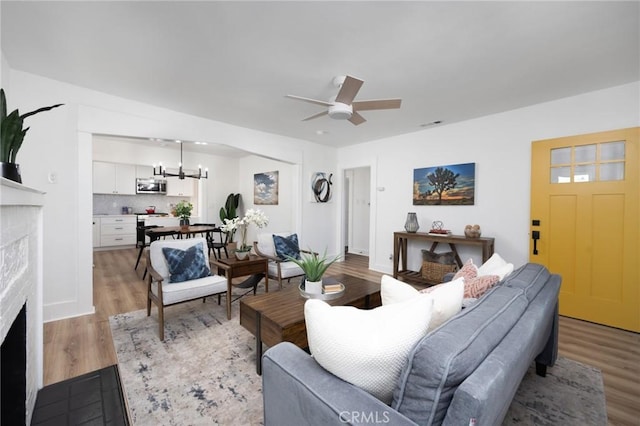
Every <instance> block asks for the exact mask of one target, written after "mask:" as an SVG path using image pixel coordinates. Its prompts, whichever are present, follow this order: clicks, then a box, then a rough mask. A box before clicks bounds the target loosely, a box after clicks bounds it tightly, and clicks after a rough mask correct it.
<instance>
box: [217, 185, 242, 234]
mask: <svg viewBox="0 0 640 426" xmlns="http://www.w3.org/2000/svg"><path fill="white" fill-rule="evenodd" d="M239 205H240V194H234V193H233V192H232V193H231V194H229V195H227V200H226V201H225V203H224V207H220V221H221V222H222V223H225V219H229V220H231V219H235V218H237V217H238V215H237V214H236V211H237V210H238V206H239ZM235 233H236V229H235V228H234V229H233V231H232V232H229V233H227V232H225V241H224V242H225V243H226V244H229V243H232V242H233V237H234V236H235Z"/></svg>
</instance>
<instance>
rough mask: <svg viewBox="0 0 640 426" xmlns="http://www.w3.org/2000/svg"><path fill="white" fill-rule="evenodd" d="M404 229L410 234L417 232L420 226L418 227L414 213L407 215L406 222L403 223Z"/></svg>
mask: <svg viewBox="0 0 640 426" xmlns="http://www.w3.org/2000/svg"><path fill="white" fill-rule="evenodd" d="M404 229H405V230H406V231H407V232H411V233H413V232H418V229H420V225H418V217H417V216H416V213H415V212H409V213H407V220H406V221H405V223H404Z"/></svg>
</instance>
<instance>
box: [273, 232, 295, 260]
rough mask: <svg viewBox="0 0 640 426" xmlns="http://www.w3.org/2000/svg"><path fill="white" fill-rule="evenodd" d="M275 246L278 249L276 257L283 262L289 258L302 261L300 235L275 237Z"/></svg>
mask: <svg viewBox="0 0 640 426" xmlns="http://www.w3.org/2000/svg"><path fill="white" fill-rule="evenodd" d="M273 245H274V246H275V249H276V256H278V257H279V258H280V259H282V260H287V259H288V258H289V257H292V258H294V259H300V246H299V245H298V234H291V235H289V236H287V237H283V236H281V235H276V234H274V235H273Z"/></svg>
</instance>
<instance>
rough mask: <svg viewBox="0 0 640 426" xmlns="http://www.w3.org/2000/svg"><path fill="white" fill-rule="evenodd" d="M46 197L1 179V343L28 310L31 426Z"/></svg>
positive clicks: (38, 371) (38, 380) (39, 364)
mask: <svg viewBox="0 0 640 426" xmlns="http://www.w3.org/2000/svg"><path fill="white" fill-rule="evenodd" d="M44 200H45V197H44V192H42V191H39V190H37V189H33V188H29V187H26V186H24V185H21V184H18V183H15V182H13V181H10V180H7V179H4V178H0V259H1V261H0V342H3V341H4V339H5V337H6V335H7V333H8V331H9V328H10V327H11V324H12V323H13V321H14V319H15V318H16V317H17V316H18V314H19V312H20V310H21V309H22V307H23V306H24V305H25V304H26V307H27V309H26V317H27V318H26V321H27V324H26V334H27V359H26V372H25V375H26V396H25V408H26V410H25V412H26V419H25V420H26V424H30V423H31V415H32V412H33V408H34V406H35V402H36V396H37V393H38V390H39V389H40V388H42V386H43V379H42V378H43V365H44V364H43V313H42V309H43V308H42V296H43V290H42V283H43V272H42V271H43V261H42V259H43V249H42V247H43V206H44Z"/></svg>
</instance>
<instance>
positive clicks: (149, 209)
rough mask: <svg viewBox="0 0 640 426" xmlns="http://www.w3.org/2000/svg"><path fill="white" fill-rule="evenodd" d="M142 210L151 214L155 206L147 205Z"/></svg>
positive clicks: (154, 210)
mask: <svg viewBox="0 0 640 426" xmlns="http://www.w3.org/2000/svg"><path fill="white" fill-rule="evenodd" d="M144 211H146V212H147V213H148V214H153V213H155V212H156V206H147V208H146V209H144Z"/></svg>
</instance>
